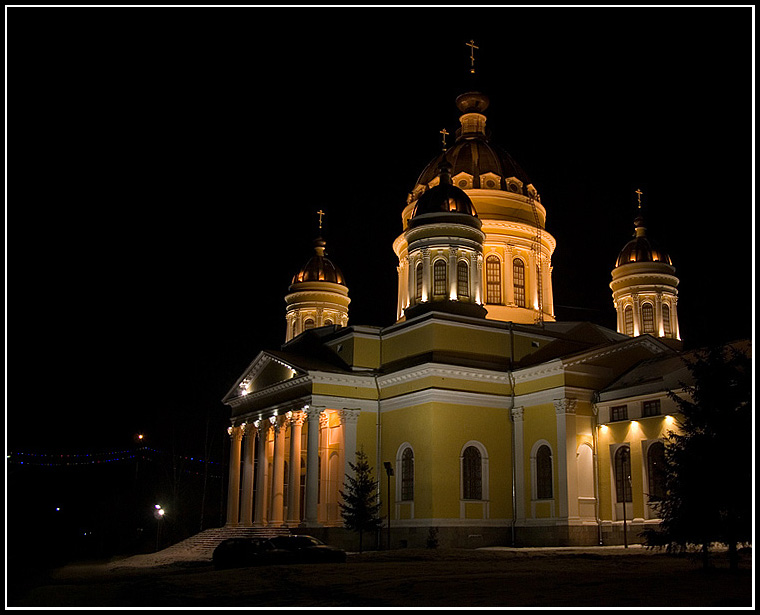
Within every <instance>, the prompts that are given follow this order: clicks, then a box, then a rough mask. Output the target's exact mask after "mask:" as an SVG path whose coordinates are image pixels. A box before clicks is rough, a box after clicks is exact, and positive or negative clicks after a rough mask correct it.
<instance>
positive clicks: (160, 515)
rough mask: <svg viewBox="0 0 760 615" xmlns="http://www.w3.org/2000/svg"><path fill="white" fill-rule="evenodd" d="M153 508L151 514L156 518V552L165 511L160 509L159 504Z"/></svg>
mask: <svg viewBox="0 0 760 615" xmlns="http://www.w3.org/2000/svg"><path fill="white" fill-rule="evenodd" d="M154 508H155V509H156V510H155V512H154V513H153V516H154V517H155V518H156V551H158V546H159V544H160V541H161V520H162V519H163V518H164V515H165V514H166V511H165V510H164V509H163V508H161V504H156V505H155V506H154Z"/></svg>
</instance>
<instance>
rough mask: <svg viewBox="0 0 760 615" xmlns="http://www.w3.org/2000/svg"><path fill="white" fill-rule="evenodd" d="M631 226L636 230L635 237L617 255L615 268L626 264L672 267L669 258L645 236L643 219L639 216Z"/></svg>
mask: <svg viewBox="0 0 760 615" xmlns="http://www.w3.org/2000/svg"><path fill="white" fill-rule="evenodd" d="M633 225H634V227H635V228H636V236H635V238H634V239H632V240H631V241H629V242H628V243H627V244H625V247H624V248H623V249H622V250H621V252H620V254H619V255H618V258H617V261H616V263H615V267H620V266H621V265H626V264H628V263H666V264H668V265H671V266H672V265H673V262H672V261H671V260H670V256H669V255H668V254H667V253H666V252H664V251H663V250H661V249H659V248H658V247H657V246H655V245H654V243H653V242H652V241H651V240H650V239H649V238H648V237H647V236H646V227H645V226H644V219H643V218H642V217H641V216H639V217H638V218H636V219H635V220H634V221H633Z"/></svg>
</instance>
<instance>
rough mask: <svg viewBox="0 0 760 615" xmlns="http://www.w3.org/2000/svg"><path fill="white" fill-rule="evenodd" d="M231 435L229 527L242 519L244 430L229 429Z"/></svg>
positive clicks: (228, 490) (228, 496) (228, 502)
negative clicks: (241, 486)
mask: <svg viewBox="0 0 760 615" xmlns="http://www.w3.org/2000/svg"><path fill="white" fill-rule="evenodd" d="M227 433H228V434H229V435H230V477H229V483H228V485H229V486H228V489H227V525H237V524H238V521H239V519H240V444H241V442H242V441H243V428H242V427H239V426H233V427H228V428H227Z"/></svg>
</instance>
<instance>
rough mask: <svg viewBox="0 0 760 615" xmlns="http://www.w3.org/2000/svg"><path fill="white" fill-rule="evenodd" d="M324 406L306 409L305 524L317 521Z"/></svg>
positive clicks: (312, 523)
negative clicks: (321, 423) (321, 416)
mask: <svg viewBox="0 0 760 615" xmlns="http://www.w3.org/2000/svg"><path fill="white" fill-rule="evenodd" d="M324 410H325V408H324V406H321V407H320V406H309V408H308V409H307V410H306V417H307V421H308V424H307V428H306V438H307V441H306V503H305V507H306V517H305V519H304V524H305V525H311V526H315V525H318V522H317V501H318V497H319V491H318V489H319V417H320V414H322V412H324Z"/></svg>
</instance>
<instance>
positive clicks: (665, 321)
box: [662, 303, 673, 337]
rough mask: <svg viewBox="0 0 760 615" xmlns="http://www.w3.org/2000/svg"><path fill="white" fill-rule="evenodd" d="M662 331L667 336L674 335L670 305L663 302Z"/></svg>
mask: <svg viewBox="0 0 760 615" xmlns="http://www.w3.org/2000/svg"><path fill="white" fill-rule="evenodd" d="M662 331H663V333H664V334H665V337H670V336H671V335H673V333H672V329H671V328H670V306H669V305H668V304H667V303H663V304H662Z"/></svg>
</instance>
